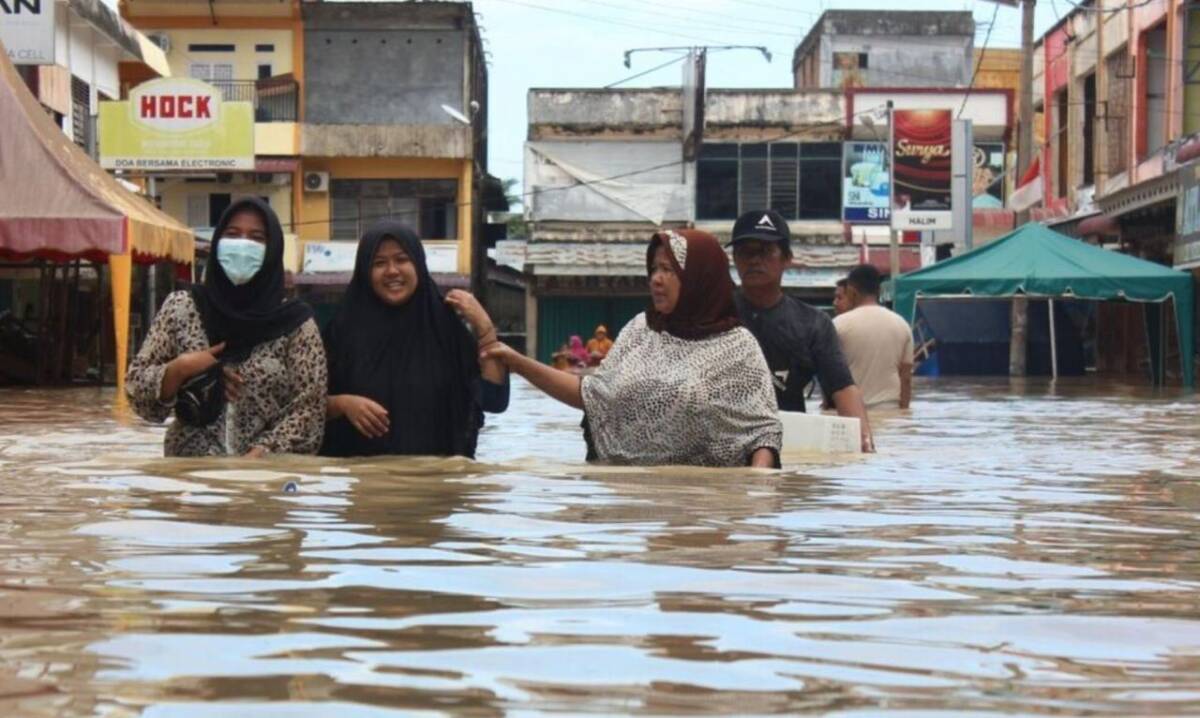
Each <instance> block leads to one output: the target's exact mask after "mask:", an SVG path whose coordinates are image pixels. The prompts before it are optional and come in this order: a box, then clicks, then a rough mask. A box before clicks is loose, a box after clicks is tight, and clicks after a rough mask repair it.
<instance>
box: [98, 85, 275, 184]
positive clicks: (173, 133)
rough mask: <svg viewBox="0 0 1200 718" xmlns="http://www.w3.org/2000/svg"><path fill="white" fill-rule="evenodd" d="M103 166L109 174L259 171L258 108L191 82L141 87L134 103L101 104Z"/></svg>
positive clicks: (132, 98) (132, 96)
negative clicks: (256, 164) (256, 154)
mask: <svg viewBox="0 0 1200 718" xmlns="http://www.w3.org/2000/svg"><path fill="white" fill-rule="evenodd" d="M100 165H101V166H102V167H104V168H106V169H127V170H153V171H160V170H184V171H213V170H217V171H232V170H252V169H254V106H253V104H252V103H249V102H225V101H224V98H223V97H222V95H221V90H220V89H218V88H216V87H213V86H212V85H209V84H208V83H206V82H202V81H200V80H194V79H191V78H163V79H160V80H151V81H150V82H145V83H142V84H141V85H138V86H137V87H135V88H134V89H133V90H132V91H131V92H130V93H129V99H128V100H127V101H122V102H102V103H100Z"/></svg>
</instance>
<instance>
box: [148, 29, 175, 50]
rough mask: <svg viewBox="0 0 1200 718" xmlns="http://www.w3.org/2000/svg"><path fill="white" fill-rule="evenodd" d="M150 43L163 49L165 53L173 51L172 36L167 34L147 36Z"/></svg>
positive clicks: (156, 33)
mask: <svg viewBox="0 0 1200 718" xmlns="http://www.w3.org/2000/svg"><path fill="white" fill-rule="evenodd" d="M146 38H147V39H149V40H150V42H152V43H154V44H155V45H158V46H159V47H160V48H162V51H163V52H170V51H171V36H170V35H168V34H167V33H165V32H152V33H150V34H149V35H147V36H146Z"/></svg>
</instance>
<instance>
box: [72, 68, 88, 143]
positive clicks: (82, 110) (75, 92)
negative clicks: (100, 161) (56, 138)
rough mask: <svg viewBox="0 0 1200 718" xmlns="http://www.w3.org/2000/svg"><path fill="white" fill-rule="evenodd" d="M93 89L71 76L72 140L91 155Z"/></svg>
mask: <svg viewBox="0 0 1200 718" xmlns="http://www.w3.org/2000/svg"><path fill="white" fill-rule="evenodd" d="M91 110H92V88H91V86H89V85H88V84H87V83H86V82H84V81H83V80H80V79H79V78H78V77H75V76H74V75H72V76H71V139H73V140H74V141H75V144H77V145H79V146H80V147H82V148H83V149H84V151H85V152H87V153H88V154H91V151H92V150H91V148H92V112H91Z"/></svg>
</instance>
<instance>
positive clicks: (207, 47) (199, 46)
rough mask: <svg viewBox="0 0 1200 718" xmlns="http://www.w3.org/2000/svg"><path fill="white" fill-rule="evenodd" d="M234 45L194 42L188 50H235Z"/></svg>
mask: <svg viewBox="0 0 1200 718" xmlns="http://www.w3.org/2000/svg"><path fill="white" fill-rule="evenodd" d="M233 50H234V46H233V45H211V44H205V43H192V44H190V45H188V52H233Z"/></svg>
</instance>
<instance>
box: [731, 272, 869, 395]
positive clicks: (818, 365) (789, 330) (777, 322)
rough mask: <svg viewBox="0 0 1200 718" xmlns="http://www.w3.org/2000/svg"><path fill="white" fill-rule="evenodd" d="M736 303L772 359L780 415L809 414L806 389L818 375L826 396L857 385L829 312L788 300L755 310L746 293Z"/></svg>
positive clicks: (785, 297)
mask: <svg viewBox="0 0 1200 718" xmlns="http://www.w3.org/2000/svg"><path fill="white" fill-rule="evenodd" d="M734 302H735V303H736V304H737V309H738V314H739V315H740V316H741V318H742V324H744V325H745V327H746V328H747V329H749V330H750V333H751V334H753V335H754V338H755V339H757V340H758V345H759V346H760V347H762V350H763V356H765V357H766V358H767V366H768V367H770V369H771V378H772V379H773V380H774V383H775V398H776V399H777V400H778V401H779V408H780V409H781V410H783V411H804V410H805V407H804V387H805V386H807V385H808V383H809V382H810V381H812V379H813V377H814V376H815V377H816V378H817V381H819V382H821V392H822V393H824V394H825V396H827V397H829V396H833V395H834V394H836V393H837V392H839V391H841V390H842V389H845V388H846V387H848V386H850V385H851V384H853V383H854V377H853V376H851V374H850V367H848V366H847V365H846V359H845V357H843V356H842V346H841V343H840V342H839V341H838V335H837V330H836V329H834V327H833V321H832V320H831V319H830V318H829V317H828V316H826V315H825V313H824V312H822V311H820V310H819V309H814V308H813V307H810V306H808V305H807V304H805V303H804V302H802V301H800V300H799V299H794V298H792V297H789V296H787V295H784V297H783V299H782V300H781V301H780V302H779V303H778V304H776V305H775V306H773V307H771V308H769V309H759V308H757V307H755V306H754V305H752V304H751V303H750V302H748V301H747V300H746V298H745V297H744V296H743V295H742V293H741V292H738V293H737V294H735V295H734Z"/></svg>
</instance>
